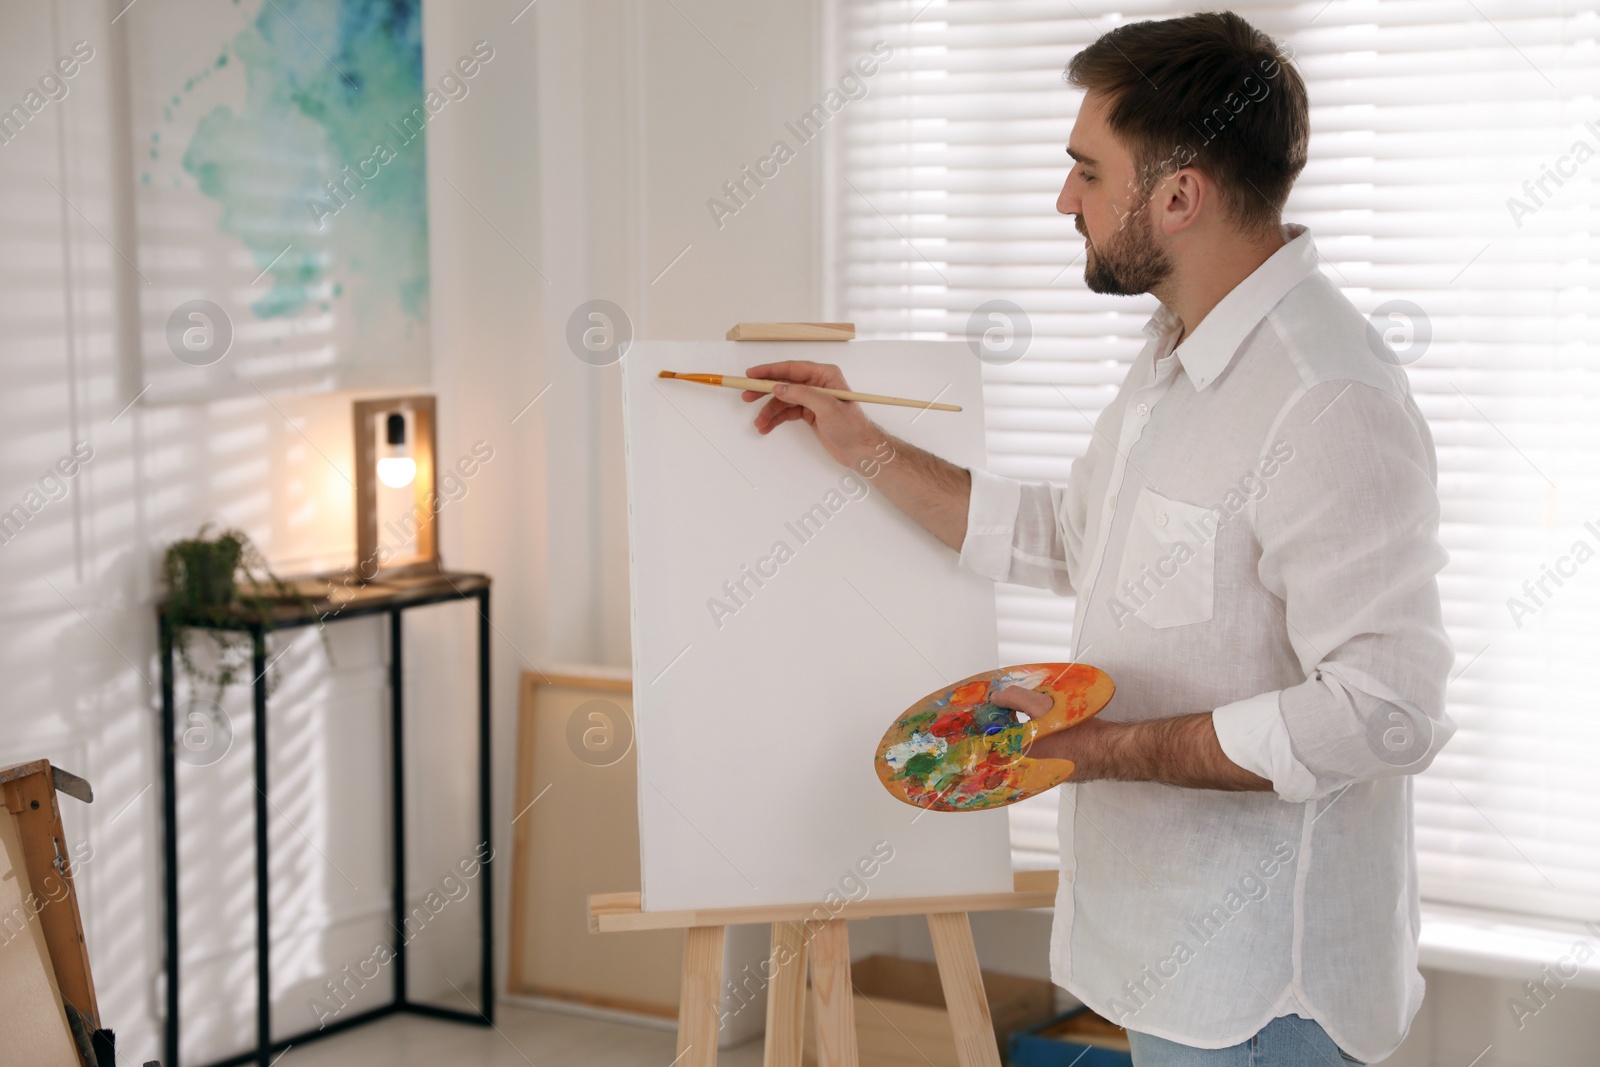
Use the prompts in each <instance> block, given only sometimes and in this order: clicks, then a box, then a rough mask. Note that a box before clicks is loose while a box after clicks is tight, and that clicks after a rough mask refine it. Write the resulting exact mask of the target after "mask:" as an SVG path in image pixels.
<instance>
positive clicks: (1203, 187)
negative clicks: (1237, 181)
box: [1154, 167, 1211, 236]
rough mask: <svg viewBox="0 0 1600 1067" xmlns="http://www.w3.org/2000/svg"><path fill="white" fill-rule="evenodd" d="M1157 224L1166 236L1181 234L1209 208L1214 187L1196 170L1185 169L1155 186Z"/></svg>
mask: <svg viewBox="0 0 1600 1067" xmlns="http://www.w3.org/2000/svg"><path fill="white" fill-rule="evenodd" d="M1154 201H1155V208H1156V221H1157V222H1158V223H1159V225H1160V226H1161V232H1162V233H1164V234H1167V235H1169V236H1170V235H1172V234H1177V233H1182V232H1183V231H1184V230H1187V229H1188V228H1189V227H1191V226H1193V225H1194V224H1195V223H1196V222H1199V221H1200V213H1201V212H1202V211H1204V210H1206V209H1208V208H1209V207H1210V201H1211V183H1210V182H1209V181H1207V180H1206V176H1205V175H1204V174H1202V173H1200V172H1199V171H1198V170H1196V169H1195V168H1193V167H1182V168H1180V169H1179V170H1178V171H1177V172H1176V173H1174V174H1173V175H1172V176H1171V177H1170V178H1166V179H1163V180H1162V182H1161V184H1160V185H1158V186H1156V195H1155V197H1154Z"/></svg>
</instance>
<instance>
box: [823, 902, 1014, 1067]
mask: <svg viewBox="0 0 1600 1067" xmlns="http://www.w3.org/2000/svg"><path fill="white" fill-rule="evenodd" d="M811 992H812V997H813V1000H814V1005H815V1008H816V1017H817V1067H858V1064H859V1062H860V1058H859V1054H858V1051H857V1047H856V1004H855V988H854V987H853V986H852V985H851V984H850V934H849V932H848V928H847V927H846V926H845V921H844V920H843V919H829V920H828V921H827V922H824V923H821V924H820V925H819V926H818V927H817V932H816V935H815V936H814V937H813V938H812V946H811ZM995 1067H999V1064H998V1061H996V1065H995Z"/></svg>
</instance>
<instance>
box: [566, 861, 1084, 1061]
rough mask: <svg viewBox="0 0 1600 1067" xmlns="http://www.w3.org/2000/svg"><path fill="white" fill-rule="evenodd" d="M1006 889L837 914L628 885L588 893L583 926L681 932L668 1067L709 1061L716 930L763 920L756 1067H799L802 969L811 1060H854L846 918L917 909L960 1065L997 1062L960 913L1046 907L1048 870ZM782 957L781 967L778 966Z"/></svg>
mask: <svg viewBox="0 0 1600 1067" xmlns="http://www.w3.org/2000/svg"><path fill="white" fill-rule="evenodd" d="M1012 879H1013V886H1012V891H1011V892H1009V893H975V894H971V895H968V896H948V897H916V898H912V899H907V900H874V899H872V898H871V897H868V898H866V899H863V900H860V901H856V902H852V903H849V904H846V905H845V906H844V908H843V909H841V910H840V911H838V912H837V917H835V918H829V919H818V918H817V916H818V915H828V914H829V912H828V909H827V908H826V907H824V906H823V905H820V904H770V905H762V906H758V907H749V908H712V909H707V910H703V911H654V912H647V911H641V910H639V894H638V893H596V894H594V895H593V896H591V897H590V898H589V929H590V931H591V932H594V933H610V932H614V931H619V930H676V929H682V930H684V932H685V937H684V945H683V987H682V991H681V992H680V994H679V998H678V1058H677V1059H676V1060H674V1061H673V1062H674V1064H675V1065H677V1067H715V1065H716V1062H717V1030H718V1024H719V1022H720V1017H719V1014H718V1005H719V1004H720V1002H721V999H722V944H723V937H724V934H725V932H726V928H727V927H729V926H740V925H745V924H751V923H771V924H772V955H771V956H770V957H769V960H770V966H769V969H770V970H771V972H772V978H771V981H770V982H769V983H768V985H767V1036H766V1056H765V1059H764V1061H763V1062H764V1064H765V1067H800V1049H801V1044H802V1039H803V1037H804V1031H803V1030H802V1029H801V1022H802V1020H803V1019H804V1017H805V995H806V974H807V969H808V967H809V971H810V975H811V987H812V991H813V998H812V999H813V1005H812V1009H813V1015H814V1018H815V1023H816V1035H817V1062H818V1067H857V1065H858V1063H859V1056H858V1053H857V1047H856V1020H855V1001H854V999H853V997H852V993H853V987H852V985H851V982H850V936H849V934H848V933H847V932H846V927H845V922H846V920H848V919H870V918H875V917H878V916H883V915H926V916H927V917H928V932H929V933H930V934H931V935H932V936H933V950H934V954H935V955H936V956H937V957H938V961H939V980H940V984H941V985H943V987H944V997H945V1006H946V1007H947V1009H948V1010H949V1012H950V1023H951V1026H952V1027H953V1028H954V1029H955V1039H956V1050H957V1056H958V1058H959V1060H960V1062H961V1067H1000V1051H999V1049H998V1048H997V1047H996V1046H995V1038H994V1024H993V1022H992V1021H991V1019H990V1018H989V1002H988V1000H987V999H986V998H985V997H984V991H983V978H982V976H981V975H980V974H979V971H978V954H977V950H976V949H975V948H974V947H973V943H972V926H971V924H970V923H969V922H968V919H967V913H968V912H973V911H1007V910H1014V909H1020V908H1047V907H1050V906H1051V905H1052V904H1054V903H1055V896H1056V884H1057V879H1058V874H1057V872H1056V871H1017V872H1015V873H1014V874H1013V875H1012ZM785 959H787V960H788V963H787V965H782V966H780V964H781V963H782V961H783V960H785Z"/></svg>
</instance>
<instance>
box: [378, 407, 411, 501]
mask: <svg viewBox="0 0 1600 1067" xmlns="http://www.w3.org/2000/svg"><path fill="white" fill-rule="evenodd" d="M416 476H417V461H416V460H414V459H412V458H411V449H410V447H409V446H408V445H407V444H406V417H405V416H404V415H402V414H400V413H399V412H398V411H395V412H391V413H390V415H389V417H388V418H387V419H386V420H384V449H383V455H382V456H380V457H379V459H378V481H380V482H382V483H383V484H384V485H387V486H388V487H389V488H391V489H404V488H405V487H406V486H408V485H410V484H411V481H412V479H414V478H415V477H416Z"/></svg>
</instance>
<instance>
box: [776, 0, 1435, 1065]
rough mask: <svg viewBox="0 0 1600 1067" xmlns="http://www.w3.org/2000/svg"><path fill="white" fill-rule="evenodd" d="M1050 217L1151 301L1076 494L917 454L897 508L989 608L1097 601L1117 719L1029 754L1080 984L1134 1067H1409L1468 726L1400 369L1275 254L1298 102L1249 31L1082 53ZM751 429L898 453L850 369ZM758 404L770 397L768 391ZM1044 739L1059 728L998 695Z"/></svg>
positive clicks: (1169, 36)
mask: <svg viewBox="0 0 1600 1067" xmlns="http://www.w3.org/2000/svg"><path fill="white" fill-rule="evenodd" d="M1067 76H1068V80H1069V81H1070V82H1071V83H1072V84H1073V85H1075V86H1076V87H1078V88H1082V89H1084V90H1086V95H1085V97H1084V100H1083V104H1082V107H1081V108H1080V110H1079V112H1078V117H1077V121H1076V123H1075V124H1074V126H1073V129H1072V134H1071V141H1070V144H1069V146H1068V152H1069V154H1070V155H1071V156H1072V158H1073V160H1074V161H1075V164H1074V166H1073V167H1072V168H1071V171H1070V172H1069V174H1068V175H1067V178H1066V183H1065V185H1064V186H1063V188H1062V190H1061V195H1060V198H1059V199H1058V200H1057V203H1056V209H1057V210H1058V211H1060V212H1061V213H1062V214H1066V215H1072V216H1074V217H1075V220H1076V225H1077V229H1078V231H1079V232H1080V233H1082V234H1083V235H1084V237H1085V239H1086V242H1087V246H1088V258H1087V262H1086V266H1085V268H1084V277H1085V280H1086V281H1087V283H1088V285H1089V287H1090V288H1091V289H1093V290H1095V291H1096V292H1101V293H1111V294H1125V295H1126V294H1136V293H1145V292H1148V293H1152V294H1154V295H1155V296H1156V297H1157V298H1158V299H1159V300H1160V302H1161V307H1160V309H1159V310H1158V311H1157V312H1156V314H1155V316H1154V317H1153V318H1152V319H1151V320H1150V322H1149V324H1148V325H1147V326H1146V328H1145V332H1146V333H1147V334H1148V336H1149V341H1148V343H1147V344H1146V345H1145V347H1144V350H1143V351H1142V352H1141V353H1140V355H1139V357H1138V359H1137V360H1136V361H1135V362H1134V363H1133V365H1132V367H1131V368H1130V369H1129V371H1128V376H1127V379H1126V380H1125V381H1124V382H1123V384H1122V387H1121V389H1120V390H1119V392H1118V393H1117V396H1116V398H1115V399H1114V400H1113V401H1112V402H1111V404H1110V405H1109V406H1108V407H1107V408H1106V409H1105V411H1104V412H1103V413H1102V414H1101V416H1100V418H1099V420H1098V421H1097V422H1096V423H1095V426H1094V433H1093V436H1092V440H1091V443H1090V444H1089V446H1088V449H1087V452H1086V454H1085V455H1084V456H1083V457H1082V458H1081V459H1079V460H1077V461H1076V462H1074V463H1073V465H1072V470H1071V474H1070V477H1069V479H1068V482H1067V484H1066V485H1065V486H1058V485H1047V484H1038V485H1029V484H1022V483H1019V482H1016V481H1011V480H1008V479H1003V478H999V477H996V476H994V475H991V474H989V473H987V472H985V471H981V470H970V471H969V470H964V469H961V468H958V467H955V466H952V465H951V464H949V463H947V462H945V461H944V460H941V459H939V458H938V457H936V456H933V455H930V454H928V453H927V452H924V451H922V450H920V449H917V448H915V447H914V446H912V445H910V444H907V443H906V442H904V441H899V440H894V441H893V442H892V443H893V446H894V448H895V454H896V459H895V462H894V463H892V464H887V465H884V466H883V467H882V469H881V473H879V475H878V476H877V478H876V480H875V481H876V484H877V486H878V487H879V488H880V489H882V490H883V492H884V494H885V495H886V496H887V497H888V498H889V499H890V500H892V501H893V502H894V503H895V504H896V505H897V506H899V507H900V508H901V509H903V510H904V511H905V512H906V513H907V514H909V515H911V516H912V517H913V518H915V519H917V520H918V521H919V522H920V523H922V525H924V526H925V527H926V528H927V529H928V530H929V531H931V532H932V533H933V534H934V535H935V536H937V537H938V538H940V539H941V540H942V541H944V543H945V544H947V545H949V546H950V547H951V548H952V549H956V550H957V551H959V552H960V562H961V565H962V566H965V567H968V568H970V569H972V570H974V571H976V572H978V573H980V574H983V575H986V576H987V577H989V578H991V579H993V580H995V581H1009V582H1020V583H1025V584H1030V585H1036V586H1043V587H1048V588H1050V589H1053V590H1054V591H1056V592H1057V593H1060V594H1063V595H1066V594H1074V595H1076V597H1077V608H1076V618H1075V625H1074V629H1073V634H1074V642H1075V648H1074V650H1073V651H1074V657H1075V658H1076V659H1079V660H1081V661H1083V662H1088V663H1093V664H1095V665H1096V666H1099V667H1101V668H1103V669H1105V670H1106V671H1107V672H1108V673H1109V674H1110V675H1111V676H1112V678H1113V679H1115V681H1116V683H1117V692H1116V696H1115V697H1114V698H1113V700H1112V702H1111V703H1110V704H1109V705H1108V706H1107V707H1106V709H1105V710H1104V711H1103V712H1101V714H1100V715H1099V716H1098V717H1097V718H1095V719H1091V720H1089V721H1088V722H1085V723H1083V724H1082V725H1080V726H1078V727H1076V728H1074V729H1072V730H1068V731H1065V732H1063V733H1061V734H1057V735H1054V736H1051V737H1048V738H1045V739H1041V740H1040V741H1039V742H1038V743H1037V744H1036V745H1035V750H1034V754H1035V755H1040V756H1051V757H1064V758H1067V759H1071V760H1073V761H1074V762H1075V763H1076V764H1077V772H1076V774H1075V775H1074V782H1072V783H1068V784H1067V785H1065V786H1063V787H1062V790H1061V822H1060V825H1061V860H1062V877H1061V889H1060V893H1059V895H1058V897H1057V902H1056V910H1055V926H1054V931H1053V935H1052V939H1051V941H1052V943H1051V962H1052V971H1053V976H1054V978H1055V980H1056V982H1057V983H1058V984H1060V985H1063V986H1065V987H1066V988H1067V989H1069V990H1070V991H1072V992H1073V993H1074V994H1075V995H1077V996H1078V997H1079V998H1081V999H1082V1000H1083V1001H1084V1002H1085V1003H1086V1004H1088V1005H1089V1006H1090V1007H1091V1008H1093V1009H1095V1010H1096V1011H1098V1012H1099V1013H1100V1014H1102V1015H1105V1016H1107V1017H1109V1018H1112V1019H1114V1020H1116V1021H1117V1022H1120V1023H1121V1024H1123V1025H1124V1026H1126V1027H1127V1028H1128V1029H1129V1031H1130V1038H1131V1040H1132V1043H1133V1050H1134V1062H1135V1063H1136V1064H1137V1065H1139V1067H1166V1065H1189V1064H1206V1065H1214V1067H1232V1065H1235V1064H1237V1065H1241V1067H1243V1065H1245V1064H1251V1065H1269V1064H1272V1065H1287V1064H1294V1065H1299V1064H1332V1065H1335V1067H1337V1065H1338V1064H1340V1063H1356V1062H1362V1061H1372V1060H1380V1059H1383V1058H1384V1057H1386V1056H1388V1055H1389V1054H1390V1053H1391V1052H1392V1051H1393V1050H1394V1049H1395V1047H1396V1046H1397V1045H1399V1043H1400V1041H1401V1039H1402V1038H1403V1037H1404V1036H1405V1032H1406V1029H1407V1027H1408V1026H1409V1024H1410V1021H1411V1019H1412V1017H1413V1015H1414V1014H1415V1013H1416V1011H1417V1008H1418V1006H1419V1005H1420V1003H1421V1000H1422V992H1423V983H1422V978H1421V975H1420V974H1418V972H1417V968H1416V945H1417V929H1418V898H1417V884H1416V871H1415V852H1414V846H1413V842H1412V795H1411V781H1410V778H1409V775H1411V774H1414V773H1416V772H1417V771H1420V770H1422V769H1423V768H1425V767H1426V766H1427V765H1428V764H1429V762H1431V760H1432V758H1433V756H1434V754H1435V753H1437V751H1438V750H1439V748H1440V747H1441V746H1442V745H1443V744H1444V742H1445V741H1446V740H1447V739H1448V738H1449V736H1450V734H1451V733H1453V732H1454V726H1453V724H1451V723H1450V721H1449V719H1448V718H1447V717H1446V716H1445V713H1444V693H1445V683H1446V679H1447V674H1448V670H1449V667H1450V665H1451V663H1452V662H1453V658H1454V656H1453V651H1452V648H1451V645H1450V642H1449V639H1448V638H1447V637H1446V635H1445V632H1444V628H1443V625H1442V622H1441V616H1440V605H1439V593H1438V587H1437V584H1436V581H1435V575H1436V574H1437V572H1438V571H1439V569H1440V568H1441V567H1442V566H1443V565H1444V562H1445V559H1446V556H1445V553H1444V550H1443V549H1442V548H1441V547H1440V545H1439V543H1438V540H1437V530H1438V523H1439V503H1438V496H1437V491H1436V488H1435V482H1436V466H1435V460H1434V451H1433V442H1432V438H1431V437H1430V435H1429V432H1428V427H1427V424H1426V422H1425V421H1424V420H1423V418H1422V415H1421V414H1420V413H1419V411H1418V410H1417V406H1416V404H1415V403H1414V402H1413V401H1412V398H1411V394H1410V390H1409V387H1408V384H1407V381H1406V377H1405V374H1404V372H1403V371H1402V370H1401V369H1400V368H1399V367H1398V366H1397V365H1396V363H1395V360H1394V359H1393V357H1392V356H1390V355H1389V354H1388V353H1387V350H1385V349H1384V348H1383V347H1382V345H1381V343H1378V342H1377V341H1376V340H1375V337H1376V335H1375V333H1373V332H1372V331H1371V330H1370V328H1369V327H1368V326H1367V324H1366V322H1365V320H1364V319H1363V317H1362V316H1361V314H1360V313H1359V312H1357V311H1356V309H1355V308H1354V307H1353V306H1352V305H1351V304H1350V303H1349V302H1348V301H1347V300H1346V299H1345V298H1344V297H1343V296H1342V295H1341V294H1340V293H1339V292H1338V290H1337V289H1336V288H1335V287H1334V286H1333V285H1332V284H1330V283H1329V282H1328V280H1327V279H1326V278H1325V277H1324V276H1323V275H1322V274H1321V273H1320V272H1319V271H1318V270H1317V267H1316V264H1317V254H1316V251H1315V249H1314V247H1313V245H1312V243H1311V237H1310V235H1309V234H1308V233H1307V232H1306V231H1305V229H1304V227H1299V226H1289V227H1285V226H1283V225H1282V224H1281V221H1280V220H1281V212H1282V209H1283V205H1284V202H1285V200H1286V198H1287V197H1288V194H1289V189H1290V186H1291V185H1292V184H1293V182H1294V179H1295V177H1296V176H1297V175H1298V174H1299V172H1300V170H1301V168H1302V167H1303V166H1304V164H1305V160H1306V141H1307V125H1308V123H1307V101H1306V92H1305V86H1304V83H1303V82H1302V81H1301V78H1300V76H1299V74H1298V73H1297V72H1296V71H1295V69H1294V68H1293V66H1292V65H1291V64H1290V61H1289V59H1288V58H1287V57H1286V56H1285V55H1284V54H1283V53H1282V52H1281V51H1280V50H1279V48H1278V47H1277V46H1276V44H1275V43H1274V42H1273V41H1272V40H1271V39H1270V38H1268V37H1267V36H1265V35H1264V34H1262V33H1260V32H1258V31H1256V30H1255V29H1254V28H1253V27H1251V26H1250V25H1249V24H1248V23H1247V22H1245V21H1244V20H1243V19H1241V18H1239V17H1238V16H1236V15H1233V14H1204V15H1194V16H1190V17H1187V18H1181V19H1173V20H1169V21H1164V22H1143V23H1137V24H1133V25H1128V26H1123V27H1120V28H1118V29H1116V30H1113V31H1111V32H1110V33H1107V34H1106V35H1105V36H1103V37H1101V38H1100V39H1099V40H1098V41H1096V42H1095V43H1094V44H1092V45H1090V46H1089V47H1088V48H1087V49H1085V50H1084V51H1082V52H1080V53H1079V54H1078V55H1077V56H1076V57H1075V58H1074V59H1073V60H1072V63H1071V65H1070V66H1069V67H1068V70H1067ZM749 373H750V375H751V376H754V377H771V378H783V379H787V380H790V381H796V382H801V383H805V384H803V385H797V386H780V387H778V390H777V392H776V393H775V394H774V395H773V397H772V398H771V399H769V400H768V402H767V404H766V405H765V406H764V407H763V408H762V409H761V410H760V412H759V413H758V415H757V416H756V425H757V428H758V429H759V430H760V431H761V432H762V433H768V432H771V431H772V430H773V429H774V428H775V427H777V426H778V425H780V424H781V423H783V422H786V421H789V420H792V419H804V420H805V421H806V422H807V423H808V424H810V426H811V427H812V429H813V430H814V431H815V433H816V436H817V439H818V440H819V441H820V442H821V444H822V445H823V447H824V448H825V449H826V450H827V451H828V452H829V453H830V454H831V455H832V456H833V457H834V458H835V459H836V460H838V461H840V462H841V463H844V464H847V465H849V464H852V463H854V462H856V461H857V460H859V459H862V458H864V457H866V456H869V455H871V454H872V452H873V450H874V449H875V448H877V447H878V446H880V445H881V444H882V443H883V442H884V440H885V439H886V438H887V437H888V435H887V434H885V432H884V431H883V430H881V429H879V428H878V427H877V426H876V425H875V424H873V423H872V422H871V421H870V420H869V419H868V417H867V416H866V414H865V413H864V412H863V410H862V409H861V407H860V406H858V405H856V404H853V403H848V402H842V401H839V400H835V399H833V398H831V397H829V396H827V395H826V394H823V393H819V392H817V391H816V390H815V389H813V388H809V386H833V387H838V388H844V387H846V383H845V381H844V378H843V377H842V376H841V375H840V373H839V371H838V368H836V367H830V366H824V365H819V364H813V363H804V362H790V363H774V364H768V365H765V366H760V367H754V368H751V370H750V371H749ZM744 399H745V400H747V401H753V400H757V399H762V394H757V393H745V394H744ZM999 702H1000V703H1002V704H1004V705H1005V706H1007V707H1010V708H1013V709H1015V710H1017V711H1020V712H1022V713H1025V714H1037V713H1039V712H1041V711H1042V710H1043V709H1044V708H1047V707H1048V705H1049V701H1048V700H1047V699H1045V698H1043V697H1042V696H1040V695H1039V694H1037V693H1033V692H1031V691H1027V690H1022V689H1017V688H1013V689H1008V690H1006V691H1005V692H1004V693H1002V694H1000V695H999Z"/></svg>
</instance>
